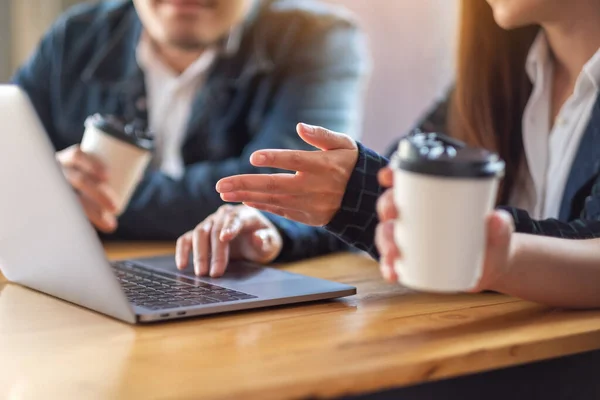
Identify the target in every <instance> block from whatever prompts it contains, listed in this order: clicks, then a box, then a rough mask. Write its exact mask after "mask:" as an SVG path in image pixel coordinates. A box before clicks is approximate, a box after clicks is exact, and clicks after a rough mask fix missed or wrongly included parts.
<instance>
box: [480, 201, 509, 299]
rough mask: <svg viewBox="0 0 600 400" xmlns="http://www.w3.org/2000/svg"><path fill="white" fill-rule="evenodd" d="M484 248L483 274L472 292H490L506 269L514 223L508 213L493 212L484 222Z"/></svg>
mask: <svg viewBox="0 0 600 400" xmlns="http://www.w3.org/2000/svg"><path fill="white" fill-rule="evenodd" d="M486 228H487V229H486V231H487V238H486V248H485V261H484V264H483V265H484V268H483V274H482V276H481V279H480V281H479V283H478V284H477V286H476V287H475V288H474V289H473V290H472V291H473V292H480V291H482V290H490V289H491V288H492V287H493V286H494V283H495V282H496V281H497V280H498V279H499V278H500V277H501V276H502V274H503V273H504V271H505V270H506V268H507V264H508V258H509V252H510V241H511V237H512V233H513V231H514V222H513V219H512V217H511V216H510V214H509V213H507V212H505V211H495V212H494V213H492V214H491V215H489V216H488V218H487V220H486Z"/></svg>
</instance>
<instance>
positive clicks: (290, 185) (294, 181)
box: [216, 174, 303, 194]
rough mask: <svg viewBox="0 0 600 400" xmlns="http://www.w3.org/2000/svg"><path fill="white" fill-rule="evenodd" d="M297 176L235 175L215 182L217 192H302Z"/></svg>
mask: <svg viewBox="0 0 600 400" xmlns="http://www.w3.org/2000/svg"><path fill="white" fill-rule="evenodd" d="M298 181H299V179H298V176H297V175H295V174H268V175H266V174H265V175H237V176H232V177H228V178H223V179H221V180H220V181H219V182H217V186H216V189H217V192H219V193H229V192H237V191H244V192H264V193H272V194H297V193H302V192H303V190H302V187H301V186H300V185H299V182H298Z"/></svg>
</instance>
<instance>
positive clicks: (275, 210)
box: [244, 203, 312, 225]
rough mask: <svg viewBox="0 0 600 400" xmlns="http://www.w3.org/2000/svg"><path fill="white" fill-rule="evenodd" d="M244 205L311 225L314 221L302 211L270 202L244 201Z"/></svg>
mask: <svg viewBox="0 0 600 400" xmlns="http://www.w3.org/2000/svg"><path fill="white" fill-rule="evenodd" d="M244 205H246V206H248V207H252V208H255V209H257V210H261V211H265V212H268V213H271V214H275V215H279V216H280V217H284V218H287V219H291V220H292V221H297V222H301V223H303V224H307V225H311V222H312V221H311V219H310V218H308V217H307V215H306V214H305V213H303V212H301V211H293V210H289V209H287V208H281V207H274V206H270V205H268V204H261V203H244Z"/></svg>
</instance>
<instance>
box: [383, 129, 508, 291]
mask: <svg viewBox="0 0 600 400" xmlns="http://www.w3.org/2000/svg"><path fill="white" fill-rule="evenodd" d="M390 166H391V167H392V169H393V170H394V201H395V203H396V206H397V207H398V210H399V212H400V215H399V217H398V220H397V221H396V223H395V227H394V238H395V241H396V244H397V245H398V248H399V250H400V252H401V254H402V257H401V259H400V260H398V261H396V263H395V265H394V269H395V271H396V273H397V274H398V276H399V279H400V281H401V282H402V284H403V285H405V286H407V287H409V288H412V289H416V290H420V291H427V292H462V291H468V290H470V289H472V288H474V287H475V286H476V285H477V283H478V282H479V279H480V278H481V274H482V267H483V257H484V253H485V243H486V229H485V220H486V217H487V215H488V214H489V213H490V212H491V211H492V209H493V207H494V203H495V200H496V194H497V190H498V184H499V181H500V179H501V178H502V176H503V173H504V162H503V161H502V160H500V159H499V158H498V156H497V155H495V154H493V153H490V152H487V151H485V150H482V149H474V148H469V147H466V146H464V144H462V143H461V142H457V141H455V140H452V139H450V138H447V137H445V136H443V135H439V134H424V133H417V134H413V135H411V136H408V137H407V138H405V139H403V140H402V141H401V142H400V144H399V146H398V152H397V153H395V154H394V156H393V157H392V162H391V164H390Z"/></svg>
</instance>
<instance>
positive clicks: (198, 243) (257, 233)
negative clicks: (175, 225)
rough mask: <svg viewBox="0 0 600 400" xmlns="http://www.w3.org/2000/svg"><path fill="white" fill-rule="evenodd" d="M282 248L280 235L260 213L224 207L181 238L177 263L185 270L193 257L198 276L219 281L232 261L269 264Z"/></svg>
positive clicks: (228, 206)
mask: <svg viewBox="0 0 600 400" xmlns="http://www.w3.org/2000/svg"><path fill="white" fill-rule="evenodd" d="M282 247H283V239H282V238H281V234H280V233H279V231H278V230H277V228H275V226H274V225H273V224H272V223H271V222H270V221H269V220H268V219H267V218H266V217H265V216H264V215H262V213H261V212H260V211H257V210H255V209H253V208H250V207H247V206H244V205H239V206H235V207H234V206H230V205H224V206H222V207H221V208H219V209H218V210H217V211H216V212H215V213H214V214H212V215H209V216H208V217H207V218H206V219H205V220H204V221H202V222H201V223H199V224H198V226H196V229H194V230H193V231H189V232H188V233H186V234H184V235H182V236H181V237H180V238H179V240H178V241H177V250H176V256H175V263H176V264H177V268H179V269H180V270H183V269H185V268H187V266H188V264H189V256H190V254H193V255H194V257H193V263H194V272H195V274H196V275H198V276H209V275H210V276H211V277H212V278H218V277H220V276H222V275H223V274H224V273H225V270H226V269H227V265H228V264H229V260H246V261H253V262H257V263H263V264H267V263H270V262H271V261H273V260H274V259H275V258H277V256H278V255H279V253H280V252H281V249H282Z"/></svg>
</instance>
